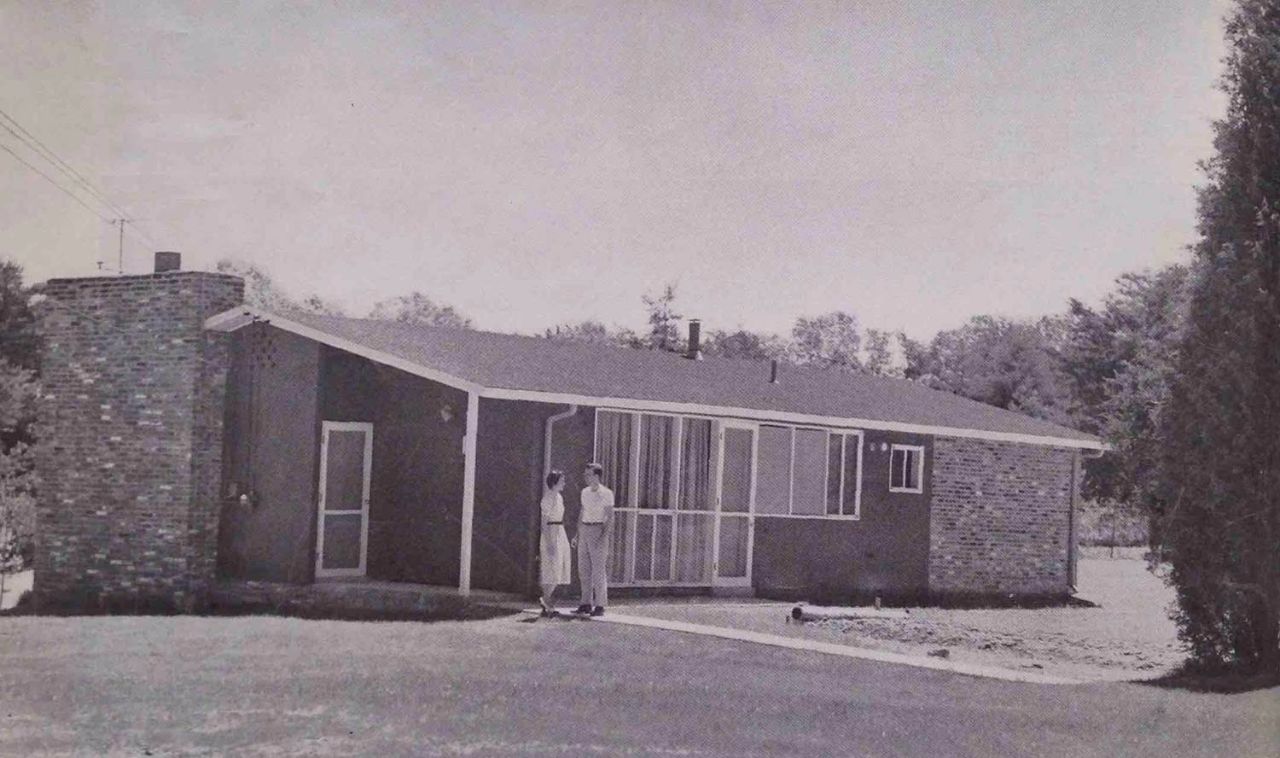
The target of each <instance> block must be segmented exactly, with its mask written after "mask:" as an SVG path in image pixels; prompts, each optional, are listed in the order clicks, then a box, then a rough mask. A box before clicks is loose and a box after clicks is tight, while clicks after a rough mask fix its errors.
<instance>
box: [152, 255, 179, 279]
mask: <svg viewBox="0 0 1280 758" xmlns="http://www.w3.org/2000/svg"><path fill="white" fill-rule="evenodd" d="M181 268H182V253H156V273H157V274H164V273H167V272H169V271H177V270H179V269H181Z"/></svg>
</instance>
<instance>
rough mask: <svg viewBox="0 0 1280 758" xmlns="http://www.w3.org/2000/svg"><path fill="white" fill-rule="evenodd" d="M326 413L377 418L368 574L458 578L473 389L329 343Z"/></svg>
mask: <svg viewBox="0 0 1280 758" xmlns="http://www.w3.org/2000/svg"><path fill="white" fill-rule="evenodd" d="M442 411H443V413H442ZM446 416H448V418H447V419H446V418H445V417H446ZM321 418H322V420H325V421H368V422H372V423H373V467H372V468H373V471H372V481H371V483H370V502H369V558H368V569H367V572H368V575H369V576H370V577H371V578H374V579H383V580H388V581H397V582H417V583H422V584H442V585H456V584H457V583H458V573H459V558H460V556H461V540H462V474H463V451H462V438H463V435H464V434H465V433H466V423H467V395H466V393H465V392H462V391H460V390H456V389H454V388H452V387H446V386H445V385H442V384H439V383H437V382H432V381H430V380H427V379H423V378H421V377H416V376H413V375H411V374H408V373H405V372H403V371H400V370H398V369H393V368H389V367H386V366H382V365H379V364H376V363H373V362H372V361H368V360H366V359H364V358H361V357H359V356H355V355H352V354H350V353H346V352H343V351H341V350H335V349H332V348H325V355H324V369H323V385H322V392H321Z"/></svg>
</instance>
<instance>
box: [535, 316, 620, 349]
mask: <svg viewBox="0 0 1280 758" xmlns="http://www.w3.org/2000/svg"><path fill="white" fill-rule="evenodd" d="M542 336H543V337H546V338H547V339H549V340H564V341H566V342H585V343H588V344H593V345H611V346H614V347H635V346H636V345H637V343H639V342H640V341H641V340H640V339H639V336H638V335H637V334H636V333H635V332H633V331H631V330H630V329H614V330H610V329H609V327H607V326H605V325H604V324H602V323H600V322H599V321H592V320H590V319H588V320H587V321H582V322H579V323H577V324H557V325H556V326H553V327H551V328H550V329H547V330H546V331H544V332H543V333H542Z"/></svg>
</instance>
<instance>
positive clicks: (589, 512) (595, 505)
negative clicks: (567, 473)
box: [580, 484, 613, 524]
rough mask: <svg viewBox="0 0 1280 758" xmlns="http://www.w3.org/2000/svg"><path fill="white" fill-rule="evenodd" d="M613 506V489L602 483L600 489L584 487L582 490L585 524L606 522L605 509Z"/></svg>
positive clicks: (582, 518)
mask: <svg viewBox="0 0 1280 758" xmlns="http://www.w3.org/2000/svg"><path fill="white" fill-rule="evenodd" d="M612 507H613V490H611V489H609V488H608V487H606V486H604V485H603V484H602V485H600V487H599V489H594V490H593V489H591V488H590V487H584V488H583V490H582V516H581V518H580V520H581V521H582V523H584V524H601V523H604V516H605V511H606V510H607V509H609V508H612Z"/></svg>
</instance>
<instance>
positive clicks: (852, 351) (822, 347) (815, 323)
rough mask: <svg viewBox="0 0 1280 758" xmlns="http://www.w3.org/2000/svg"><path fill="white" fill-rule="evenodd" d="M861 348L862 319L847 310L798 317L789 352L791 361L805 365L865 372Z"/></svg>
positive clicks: (792, 331)
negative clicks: (846, 311)
mask: <svg viewBox="0 0 1280 758" xmlns="http://www.w3.org/2000/svg"><path fill="white" fill-rule="evenodd" d="M861 346H862V337H861V335H860V334H859V333H858V319H857V318H855V317H854V316H853V315H852V314H849V313H845V312H844V311H832V312H831V313H824V314H822V315H821V316H814V317H812V318H807V317H803V316H802V317H800V318H797V319H796V322H795V325H794V326H793V327H792V328H791V344H790V349H789V350H788V352H789V354H790V358H791V360H792V361H793V362H794V363H796V364H799V365H801V366H813V367H815V368H836V369H842V370H845V371H861V370H862V360H861V359H860V358H859V356H858V354H859V352H860V349H861Z"/></svg>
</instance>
